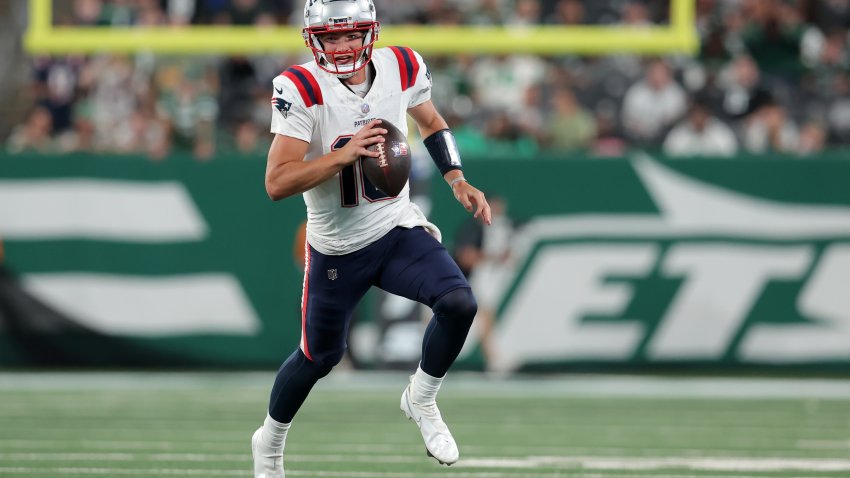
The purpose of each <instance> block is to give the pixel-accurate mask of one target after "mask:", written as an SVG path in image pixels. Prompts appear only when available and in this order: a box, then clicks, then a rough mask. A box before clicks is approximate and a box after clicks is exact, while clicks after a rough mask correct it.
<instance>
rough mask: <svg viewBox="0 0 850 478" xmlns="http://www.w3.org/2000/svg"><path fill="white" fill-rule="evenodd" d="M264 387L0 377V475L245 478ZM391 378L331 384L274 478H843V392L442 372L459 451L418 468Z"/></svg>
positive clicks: (227, 377) (828, 386) (221, 377)
mask: <svg viewBox="0 0 850 478" xmlns="http://www.w3.org/2000/svg"><path fill="white" fill-rule="evenodd" d="M272 377H273V373H271V372H269V373H244V374H242V373H227V374H144V373H126V374H122V373H104V374H97V373H51V374H29V373H26V374H24V373H4V374H0V477H4V478H5V477H27V478H35V477H44V478H48V477H50V478H54V477H64V476H68V477H70V476H74V477H88V476H91V477H111V476H114V477H131V476H139V477H151V476H165V477H168V476H207V477H216V476H243V477H250V476H252V475H251V452H250V437H251V434H252V432H253V431H254V429H255V428H256V427H257V425H258V424H259V423H260V422H261V420H262V418H263V417H264V413H265V406H266V401H267V395H268V390H269V387H270V385H271V380H272ZM405 380H406V377H405V376H404V375H401V374H362V373H358V374H354V373H344V372H340V373H338V372H334V373H333V374H332V375H331V377H329V378H328V379H325V380H323V381H322V382H321V383H320V385H319V386H318V387H317V388H316V390H315V391H314V393H313V395H311V397H310V398H309V399H308V402H307V404H306V405H305V406H304V408H302V411H301V413H300V414H299V416H298V417H297V418H296V420H295V423H294V424H293V428H292V431H291V432H290V434H289V438H288V443H287V449H286V467H287V470H286V471H287V476H288V477H302V476H303V477H340V478H348V477H351V478H355V477H357V478H361V477H362V478H371V477H375V478H382V477H399V478H408V477H409V478H415V477H456V478H460V477H465V478H502V477H535V478H537V477H580V478H613V477H632V476H636V477H654V478H686V477H707V476H711V477H724V478H744V477H780V476H781V477H850V381H846V380H845V381H841V380H768V379H687V378H653V377H611V376H551V377H544V378H536V379H523V380H516V379H513V380H496V379H487V378H486V377H481V376H477V375H465V374H454V375H450V376H449V378H448V379H447V381H446V384H445V386H444V389H443V392H442V393H441V396H440V401H439V403H440V406H441V409H442V412H443V416H444V417H445V418H446V421H447V423H448V424H449V426H450V427H451V428H452V431H453V432H454V435H455V438H456V439H457V441H458V443H459V445H460V451H461V459H460V461H459V462H458V463H457V464H455V465H453V466H451V467H444V466H440V465H438V464H436V463H435V462H434V461H433V460H431V459H428V458H427V457H426V456H425V450H424V446H423V444H422V442H421V438H420V436H419V433H418V430H416V428H415V426H414V425H413V424H412V423H411V422H409V421H407V420H405V419H404V418H403V417H402V414H401V412H400V411H399V409H398V398H399V395H400V393H401V390H402V388H403V387H404V385H405Z"/></svg>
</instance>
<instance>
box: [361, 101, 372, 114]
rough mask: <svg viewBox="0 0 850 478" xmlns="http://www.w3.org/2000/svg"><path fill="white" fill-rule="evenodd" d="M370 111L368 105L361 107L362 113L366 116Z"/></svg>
mask: <svg viewBox="0 0 850 478" xmlns="http://www.w3.org/2000/svg"><path fill="white" fill-rule="evenodd" d="M369 109H370V108H369V105H368V104H367V103H363V105H362V106H360V111H362V112H363V114H364V115H365V114H368V113H369Z"/></svg>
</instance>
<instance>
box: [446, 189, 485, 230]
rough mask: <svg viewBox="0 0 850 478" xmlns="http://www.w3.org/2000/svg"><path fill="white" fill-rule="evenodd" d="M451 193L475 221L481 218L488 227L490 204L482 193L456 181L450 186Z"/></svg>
mask: <svg viewBox="0 0 850 478" xmlns="http://www.w3.org/2000/svg"><path fill="white" fill-rule="evenodd" d="M452 192H453V193H454V195H455V199H457V200H458V201H459V202H460V203H461V204H463V207H464V208H466V210H467V211H469V212H471V213H473V214H472V217H474V218H475V219H478V218H481V220H482V221H484V224H487V225H488V226H489V225H490V222H491V216H490V204H489V203H488V202H487V198H486V197H484V193H482V192H481V191H479V190H478V189H476V188H475V187H474V186H473V185H471V184H469V183H468V182H466V181H458V182H456V183H455V184H454V186H452Z"/></svg>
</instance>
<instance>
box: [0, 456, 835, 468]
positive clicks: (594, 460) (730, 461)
mask: <svg viewBox="0 0 850 478" xmlns="http://www.w3.org/2000/svg"><path fill="white" fill-rule="evenodd" d="M286 459H287V461H289V462H294V463H327V462H335V463H339V462H358V463H380V464H406V463H418V462H421V461H422V458H421V457H419V456H412V455H336V454H319V455H300V454H292V455H287V457H286ZM0 461H18V462H20V461H35V462H39V463H43V462H51V461H105V462H128V461H134V462H155V463H158V462H190V463H191V462H205V463H221V462H246V463H247V462H249V461H250V457H249V456H248V455H247V454H227V453H223V454H200V453H155V454H139V453H0ZM455 466H456V467H458V468H493V469H516V470H524V469H539V468H555V469H563V470H597V471H598V470H610V471H637V470H641V471H663V470H673V469H687V470H694V471H729V472H789V471H817V472H850V460H843V459H835V458H824V459H816V458H745V457H723V456H717V457H616V456H613V457H600V456H528V457H514V458H503V457H470V458H463V459H461V460H460V461H459V462H458V463H457V464H456V465H455Z"/></svg>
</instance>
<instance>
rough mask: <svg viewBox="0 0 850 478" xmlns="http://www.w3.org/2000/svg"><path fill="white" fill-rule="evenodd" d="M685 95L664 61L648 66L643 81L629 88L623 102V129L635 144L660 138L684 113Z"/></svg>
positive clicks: (655, 61)
mask: <svg viewBox="0 0 850 478" xmlns="http://www.w3.org/2000/svg"><path fill="white" fill-rule="evenodd" d="M686 107H687V105H686V96H685V92H684V90H683V89H682V87H680V86H679V85H678V84H677V83H676V82H675V80H673V76H672V73H671V72H670V68H669V67H668V66H667V63H665V62H664V61H663V60H653V61H652V62H650V63H649V65H647V68H646V77H645V79H643V80H641V81H639V82H638V83H635V84H634V85H632V87H631V88H629V90H628V91H627V92H626V96H625V98H624V99H623V112H622V117H623V125H624V126H625V128H626V131H627V132H628V133H629V135H631V136H632V137H633V138H634V139H635V140H636V141H638V142H643V143H650V142H653V141H655V140H657V139H658V138H659V136H660V135H661V134H663V133H664V132H665V129H666V128H668V127H669V126H670V125H671V124H673V122H674V121H676V120H678V119H679V118H680V117H681V116H682V114H683V113H684V112H685V109H686Z"/></svg>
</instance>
